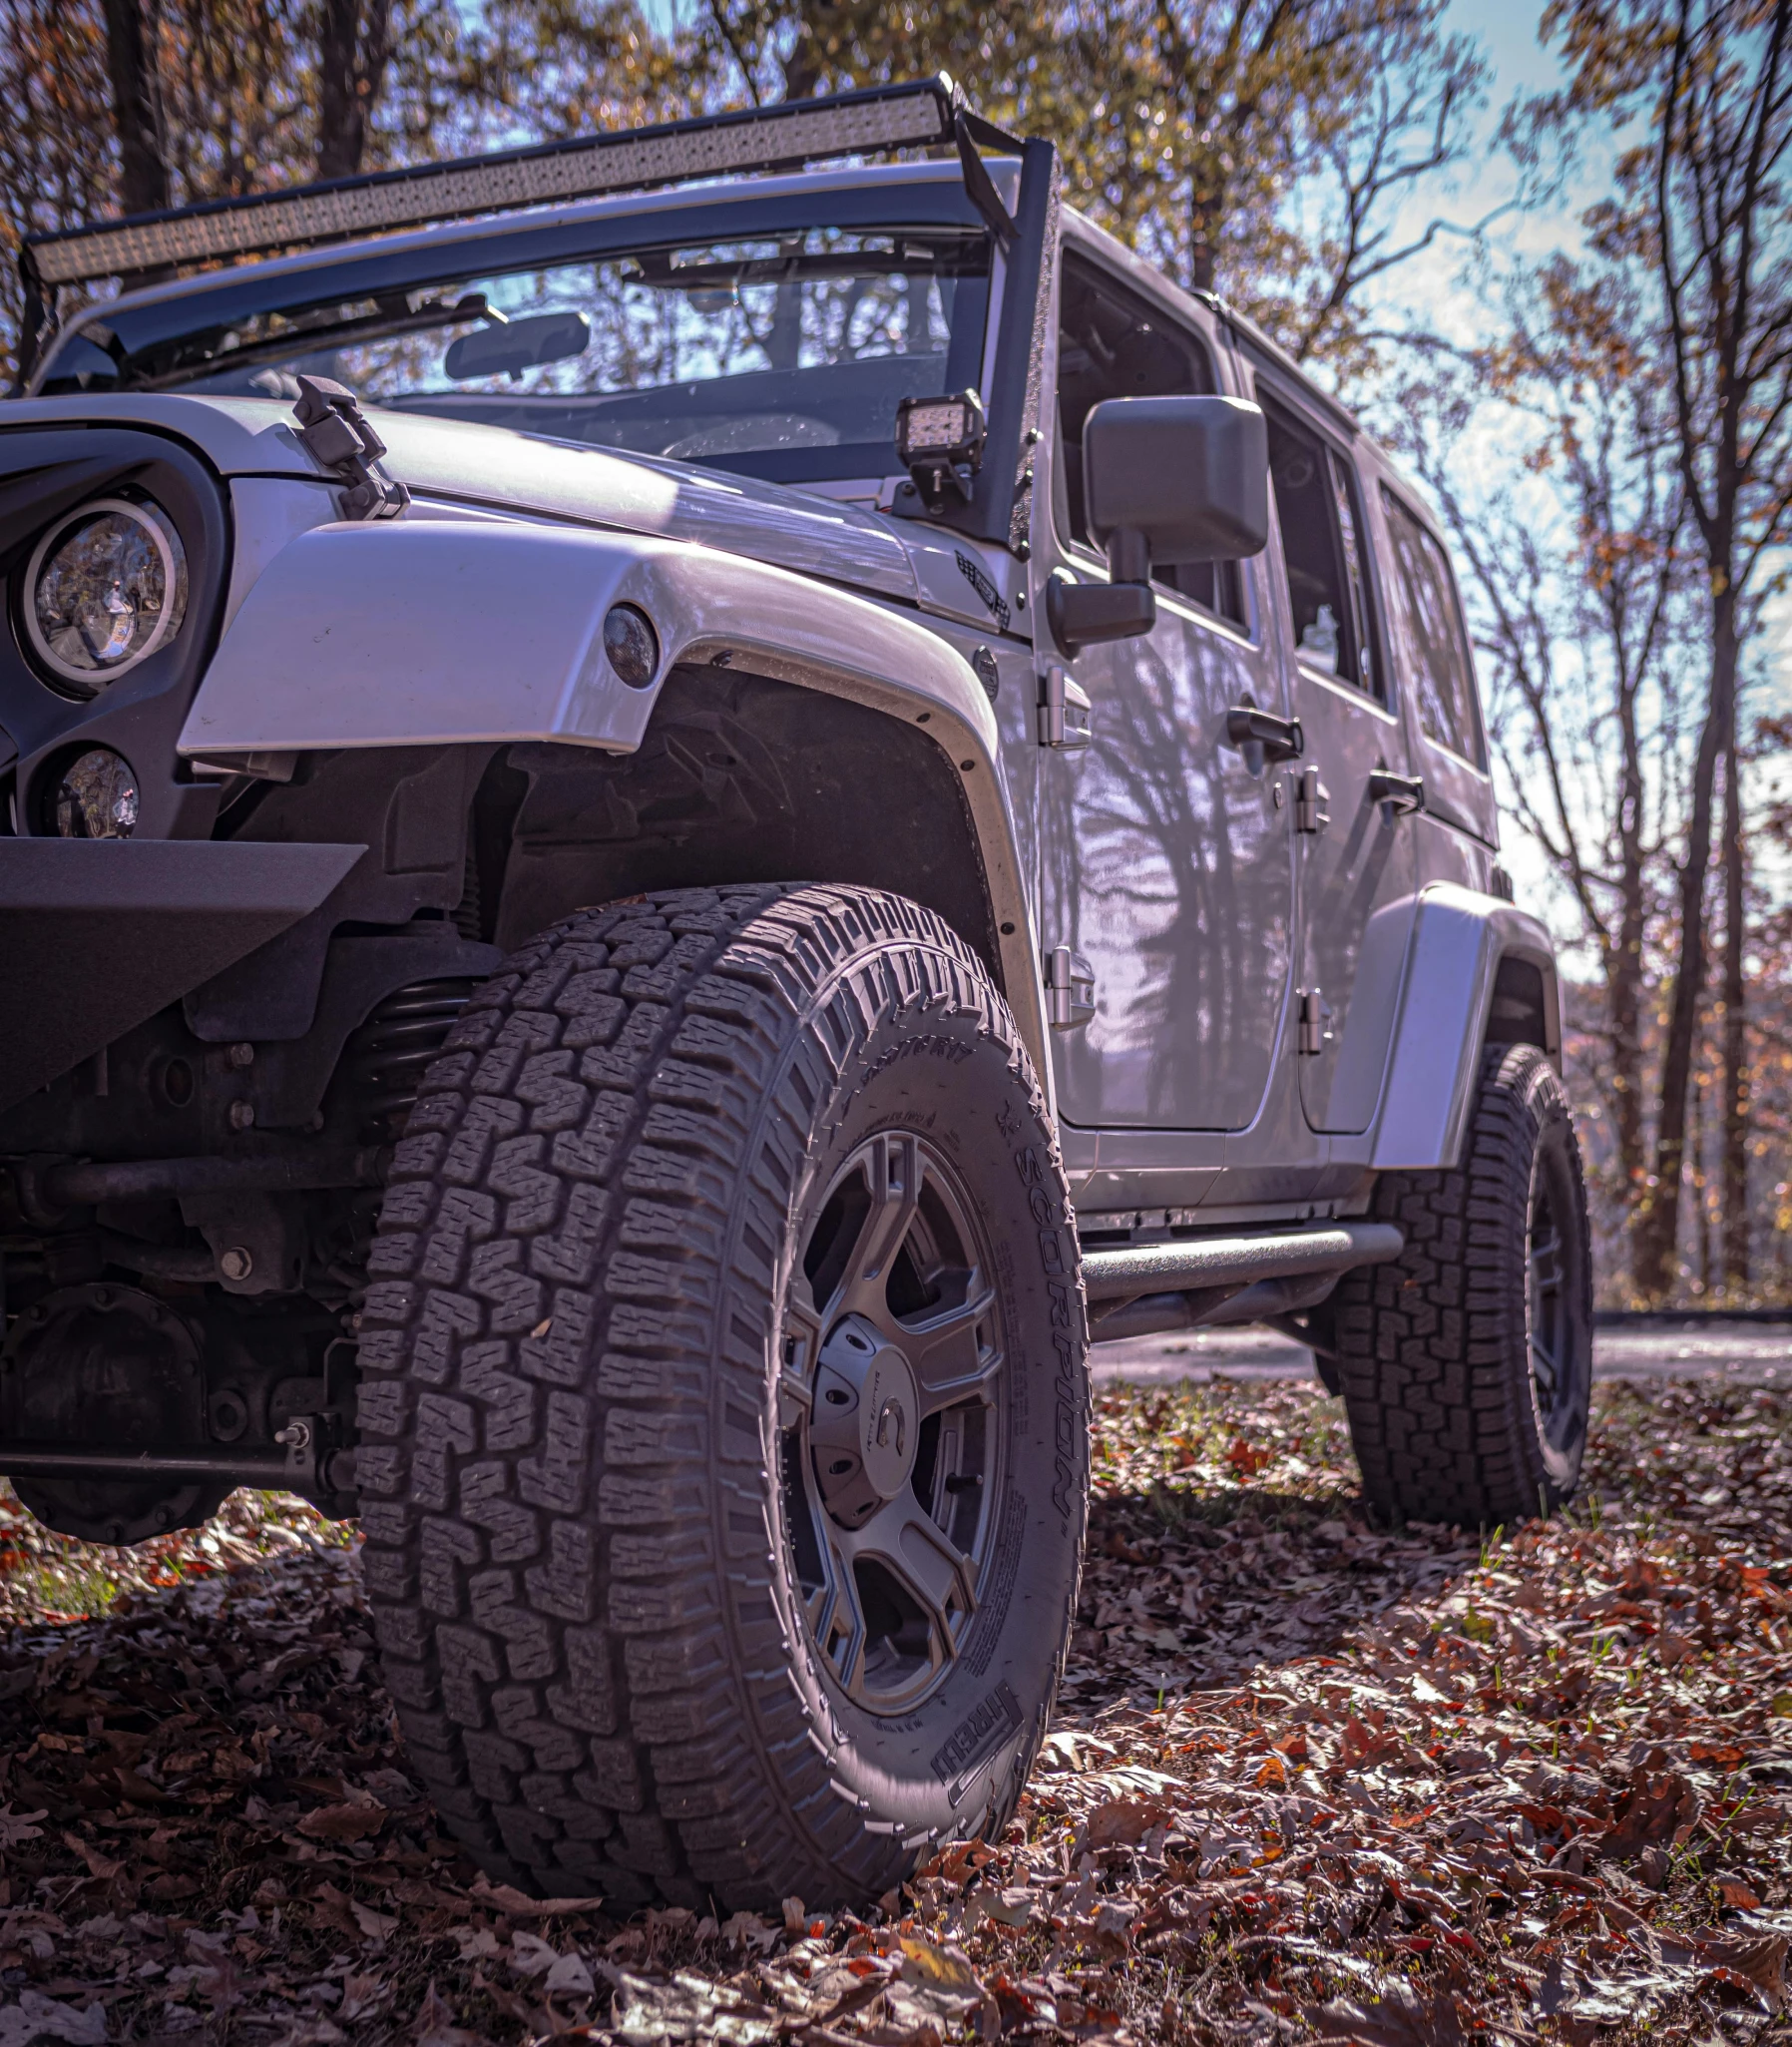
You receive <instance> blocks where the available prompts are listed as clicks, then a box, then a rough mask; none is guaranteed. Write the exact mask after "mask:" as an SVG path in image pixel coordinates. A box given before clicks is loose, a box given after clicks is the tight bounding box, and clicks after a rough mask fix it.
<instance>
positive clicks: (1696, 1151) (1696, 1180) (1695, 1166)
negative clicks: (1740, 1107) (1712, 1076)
mask: <svg viewBox="0 0 1792 2047" xmlns="http://www.w3.org/2000/svg"><path fill="white" fill-rule="evenodd" d="M1700 1065H1701V1066H1702V1065H1703V1061H1700ZM1706 1107H1707V1103H1706V1099H1705V1077H1704V1074H1703V1073H1702V1072H1699V1073H1695V1074H1694V1076H1693V1080H1692V1100H1691V1102H1690V1103H1689V1104H1688V1120H1689V1121H1690V1123H1691V1125H1692V1133H1691V1134H1692V1142H1691V1144H1690V1145H1689V1146H1688V1147H1687V1149H1688V1150H1689V1151H1690V1153H1691V1155H1692V1157H1691V1162H1690V1163H1691V1171H1690V1172H1689V1173H1688V1175H1687V1178H1688V1180H1689V1181H1690V1182H1691V1183H1692V1256H1693V1259H1694V1261H1695V1262H1696V1264H1697V1268H1698V1290H1699V1296H1700V1298H1701V1299H1703V1298H1706V1297H1708V1296H1709V1294H1710V1291H1711V1203H1710V1199H1709V1196H1708V1193H1707V1181H1706V1176H1705V1110H1706Z"/></svg>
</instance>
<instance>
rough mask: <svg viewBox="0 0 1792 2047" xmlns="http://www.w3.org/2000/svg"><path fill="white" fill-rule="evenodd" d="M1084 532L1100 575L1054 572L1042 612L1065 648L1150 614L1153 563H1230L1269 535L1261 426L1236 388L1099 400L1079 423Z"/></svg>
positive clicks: (1127, 632)
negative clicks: (1091, 580)
mask: <svg viewBox="0 0 1792 2047" xmlns="http://www.w3.org/2000/svg"><path fill="white" fill-rule="evenodd" d="M1083 490H1084V503H1085V506H1086V508H1087V512H1088V520H1089V530H1090V533H1091V535H1092V537H1093V538H1094V539H1095V541H1096V543H1097V544H1098V545H1099V546H1101V547H1104V548H1105V549H1106V550H1107V553H1108V575H1109V579H1110V580H1109V581H1108V583H1107V584H1106V585H1102V584H1087V583H1085V584H1077V583H1067V582H1063V581H1061V580H1059V579H1057V578H1054V580H1053V581H1052V583H1051V584H1050V585H1048V587H1047V591H1046V616H1047V620H1048V623H1049V624H1050V625H1051V628H1052V634H1053V637H1054V639H1056V640H1057V642H1058V644H1059V646H1060V647H1062V648H1063V649H1064V651H1065V652H1066V653H1067V654H1075V653H1077V652H1078V651H1079V649H1081V648H1084V647H1092V646H1095V645H1096V644H1097V643H1098V642H1100V641H1103V640H1129V639H1132V638H1134V637H1135V636H1136V635H1138V634H1140V633H1148V632H1149V631H1150V630H1151V628H1152V626H1154V625H1155V624H1156V621H1157V600H1156V597H1155V595H1154V594H1153V593H1152V591H1151V588H1150V581H1151V567H1152V564H1153V563H1157V564H1160V565H1162V566H1163V567H1165V568H1168V567H1172V566H1174V565H1177V564H1179V563H1182V562H1230V561H1239V560H1241V559H1242V558H1243V557H1245V556H1246V555H1253V554H1261V553H1262V551H1263V549H1264V548H1265V547H1266V546H1267V545H1268V544H1269V433H1268V429H1267V428H1266V427H1265V425H1264V423H1263V414H1262V412H1261V411H1260V410H1259V408H1258V407H1257V406H1255V405H1252V404H1248V403H1247V402H1246V401H1245V400H1244V399H1242V398H1193V397H1169V398H1105V399H1103V401H1102V402H1101V404H1099V405H1096V406H1093V407H1092V408H1091V409H1090V414H1089V417H1088V419H1087V420H1086V421H1085V422H1084V426H1083Z"/></svg>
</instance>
